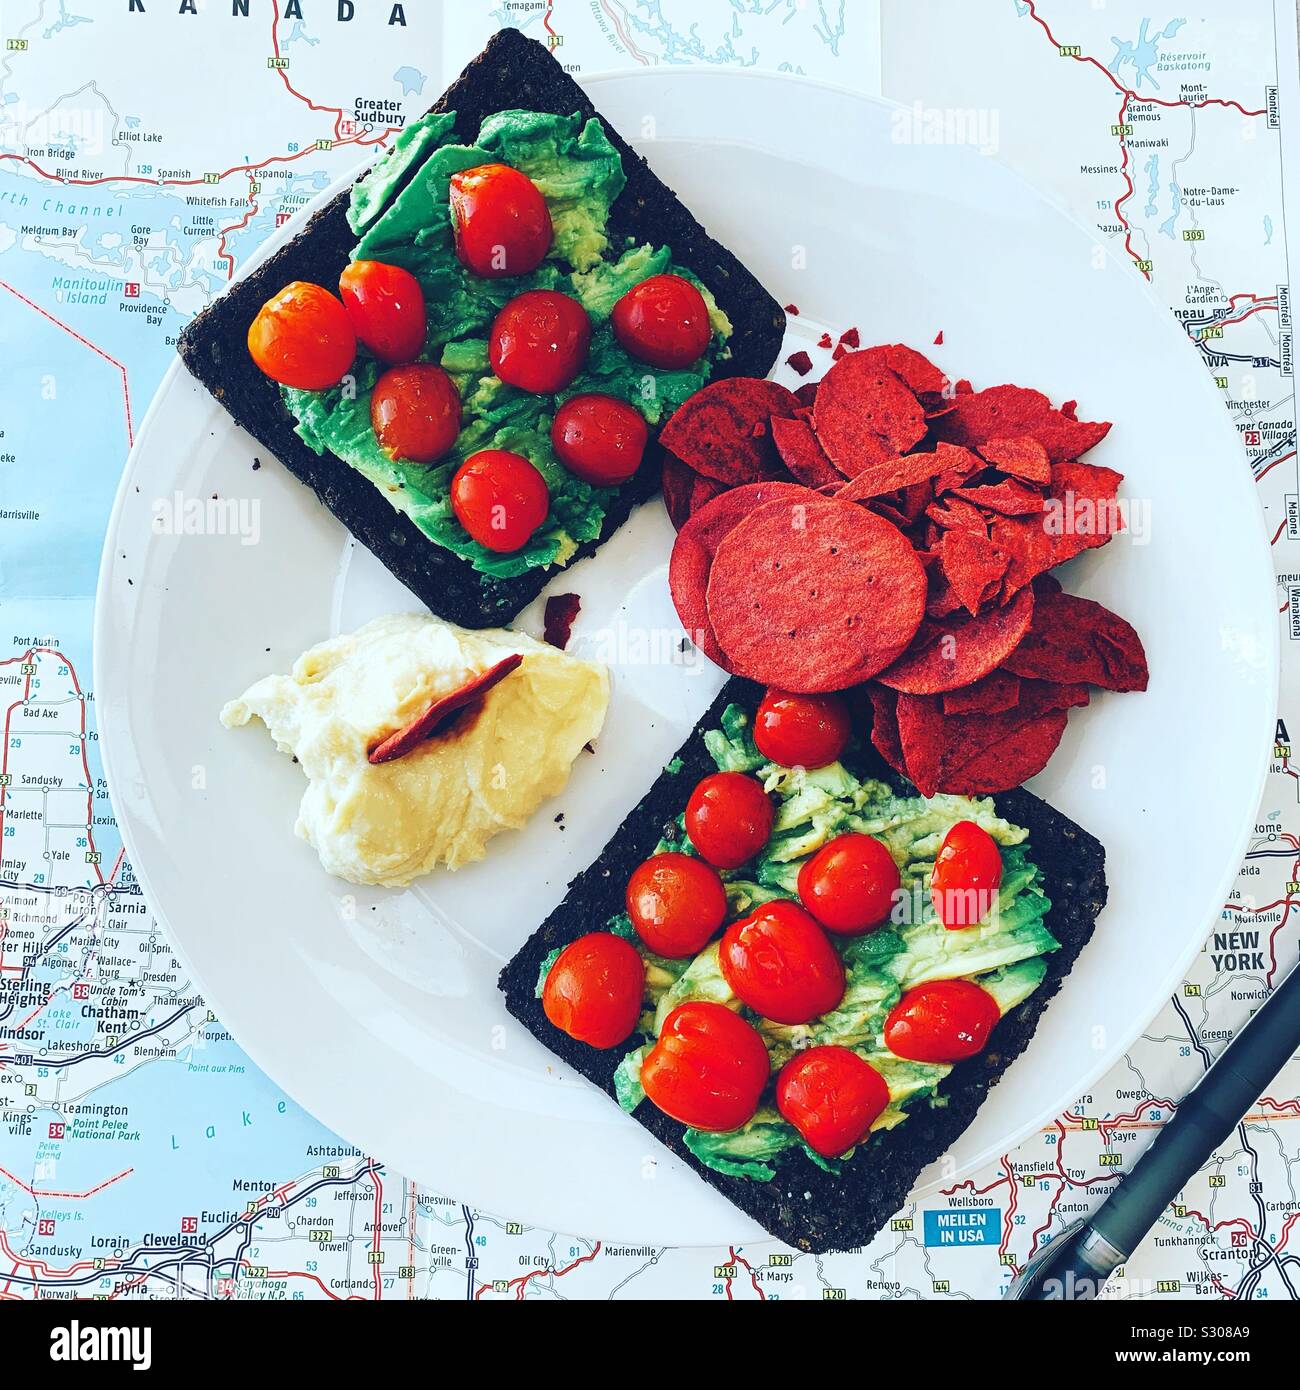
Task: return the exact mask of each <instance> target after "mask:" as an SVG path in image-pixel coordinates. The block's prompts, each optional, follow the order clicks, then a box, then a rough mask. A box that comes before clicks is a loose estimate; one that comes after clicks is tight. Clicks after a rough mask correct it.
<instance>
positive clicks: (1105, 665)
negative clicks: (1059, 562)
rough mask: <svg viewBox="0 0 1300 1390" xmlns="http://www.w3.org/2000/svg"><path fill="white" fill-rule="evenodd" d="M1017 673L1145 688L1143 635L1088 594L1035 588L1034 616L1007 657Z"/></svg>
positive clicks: (1120, 687)
mask: <svg viewBox="0 0 1300 1390" xmlns="http://www.w3.org/2000/svg"><path fill="white" fill-rule="evenodd" d="M1006 669H1007V670H1008V671H1012V672H1014V673H1015V674H1016V675H1018V676H1029V677H1033V678H1035V679H1038V680H1046V681H1064V682H1075V681H1081V682H1085V683H1086V684H1088V685H1098V686H1101V688H1102V689H1103V690H1145V689H1146V688H1147V659H1146V653H1145V652H1144V651H1143V649H1142V639H1141V638H1140V637H1139V636H1138V635H1137V633H1136V632H1135V631H1134V630H1133V628H1132V627H1131V626H1130V624H1128V623H1127V622H1125V621H1124V619H1123V618H1121V617H1120V616H1119V615H1118V614H1116V613H1112V612H1111V611H1110V609H1109V608H1103V607H1102V605H1101V604H1100V603H1094V602H1093V601H1092V600H1091V599H1086V598H1076V597H1075V596H1074V595H1073V594H1062V593H1056V594H1052V593H1042V592H1039V594H1038V595H1037V598H1036V601H1035V604H1034V620H1033V622H1032V623H1031V624H1030V628H1029V631H1028V632H1027V633H1026V634H1025V637H1024V640H1023V641H1022V642H1021V643H1020V645H1019V646H1018V647H1017V648H1016V649H1015V651H1014V652H1012V653H1011V655H1010V656H1009V657H1008V658H1007V660H1006Z"/></svg>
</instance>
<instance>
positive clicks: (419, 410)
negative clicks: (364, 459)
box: [370, 362, 460, 463]
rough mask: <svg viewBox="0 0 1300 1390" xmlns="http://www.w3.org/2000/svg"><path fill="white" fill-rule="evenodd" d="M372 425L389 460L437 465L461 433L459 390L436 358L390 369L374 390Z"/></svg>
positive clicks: (371, 410)
mask: <svg viewBox="0 0 1300 1390" xmlns="http://www.w3.org/2000/svg"><path fill="white" fill-rule="evenodd" d="M370 423H371V424H372V425H373V426H374V428H375V437H376V438H377V439H378V440H379V444H380V447H381V448H382V449H383V451H384V452H385V453H386V454H387V455H388V456H389V457H390V458H394V459H410V461H411V462H412V463H432V462H433V461H434V459H440V458H441V457H442V456H443V454H445V453H446V452H447V450H448V449H450V448H451V446H452V445H453V444H454V443H455V442H456V438H457V436H458V435H459V434H460V393H459V392H458V391H457V390H456V384H455V382H453V381H452V379H451V378H450V377H449V376H448V375H447V373H446V372H444V371H443V369H442V368H441V367H438V366H435V365H434V363H432V362H411V363H409V364H408V365H407V366H405V367H389V369H388V370H387V371H386V372H385V373H384V374H383V376H381V377H380V378H379V380H378V381H377V382H375V389H374V390H373V391H372V392H371V394H370Z"/></svg>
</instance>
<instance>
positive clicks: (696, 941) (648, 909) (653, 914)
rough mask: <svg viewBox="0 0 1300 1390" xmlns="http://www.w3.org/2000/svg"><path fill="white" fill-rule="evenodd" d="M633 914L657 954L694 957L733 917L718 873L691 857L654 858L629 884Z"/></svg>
mask: <svg viewBox="0 0 1300 1390" xmlns="http://www.w3.org/2000/svg"><path fill="white" fill-rule="evenodd" d="M627 915H628V916H629V917H630V918H631V919H632V925H633V926H634V927H635V928H636V934H637V935H638V936H639V937H640V938H641V940H642V941H644V942H645V944H646V945H647V946H649V948H650V949H651V950H652V951H654V952H655V954H656V955H660V956H670V957H672V958H673V959H680V958H681V957H683V956H693V955H695V954H696V952H697V951H701V950H703V948H704V947H705V946H706V945H708V942H709V938H710V937H711V936H712V935H713V933H714V932H715V931H717V930H718V928H719V927H720V926H721V925H722V919H723V918H724V917H725V916H726V915H727V895H726V893H725V892H724V891H723V888H722V880H721V879H720V878H719V877H718V871H717V870H716V869H711V868H709V866H708V865H707V864H706V863H705V862H704V861H703V860H702V859H694V858H692V857H691V856H690V855H689V854H676V853H674V852H672V851H669V852H668V853H667V854H656V855H652V856H651V857H650V858H649V859H647V860H646V861H645V862H644V863H643V864H639V865H638V866H637V867H636V869H635V870H634V871H633V873H632V877H631V878H630V879H628V881H627Z"/></svg>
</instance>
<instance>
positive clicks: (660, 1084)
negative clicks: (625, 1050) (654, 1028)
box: [641, 1000, 770, 1131]
mask: <svg viewBox="0 0 1300 1390" xmlns="http://www.w3.org/2000/svg"><path fill="white" fill-rule="evenodd" d="M769 1071H770V1065H769V1063H768V1060H767V1048H766V1047H764V1046H763V1039H762V1038H760V1037H759V1035H758V1030H757V1029H756V1028H755V1027H754V1026H753V1025H752V1024H750V1023H746V1022H745V1020H744V1019H743V1018H741V1017H740V1016H739V1015H738V1014H733V1013H732V1012H731V1010H730V1009H728V1008H726V1007H724V1006H723V1005H722V1004H711V1003H709V1002H708V1001H706V1000H694V1001H692V1002H690V1003H686V1004H679V1005H678V1006H677V1008H675V1009H674V1010H673V1011H672V1013H670V1014H669V1015H668V1017H667V1018H666V1019H664V1026H663V1028H662V1029H660V1031H659V1041H658V1042H657V1043H655V1045H654V1046H653V1047H652V1048H651V1049H650V1051H649V1053H648V1054H647V1056H646V1059H645V1061H644V1062H642V1064H641V1085H642V1087H643V1088H644V1089H645V1093H646V1095H647V1096H649V1098H650V1099H651V1101H653V1102H654V1104H655V1105H657V1106H658V1107H659V1109H660V1110H662V1111H663V1112H664V1114H665V1115H671V1116H672V1117H673V1119H674V1120H678V1121H680V1122H681V1123H682V1124H684V1125H691V1126H692V1127H693V1128H695V1129H707V1130H714V1131H724V1130H728V1129H739V1128H740V1126H741V1125H743V1124H744V1123H745V1122H746V1121H747V1120H751V1119H753V1117H754V1112H755V1111H756V1110H757V1109H758V1098H759V1096H761V1095H762V1094H763V1087H764V1086H766V1085H767V1078H768V1074H769Z"/></svg>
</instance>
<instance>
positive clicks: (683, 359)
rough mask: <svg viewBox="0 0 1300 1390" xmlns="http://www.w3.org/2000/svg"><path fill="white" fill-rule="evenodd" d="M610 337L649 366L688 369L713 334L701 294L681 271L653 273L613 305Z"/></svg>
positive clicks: (696, 359) (700, 355) (702, 352)
mask: <svg viewBox="0 0 1300 1390" xmlns="http://www.w3.org/2000/svg"><path fill="white" fill-rule="evenodd" d="M611 322H612V323H613V325H614V336H615V337H616V338H617V339H618V340H619V342H620V343H622V345H623V347H624V349H625V350H626V351H627V352H628V353H630V354H631V356H633V357H635V358H637V359H638V360H639V361H642V362H649V363H650V365H651V366H652V367H666V368H674V367H689V366H690V365H691V363H692V362H697V361H698V360H699V359H700V358H701V357H702V356H703V355H704V350H705V348H707V347H708V345H709V340H710V339H711V338H712V337H713V325H712V324H711V323H710V322H709V306H708V305H707V304H706V303H705V302H704V296H703V295H702V294H701V293H700V292H699V290H697V289H696V288H695V286H694V285H692V284H691V282H690V281H689V280H683V279H682V277H681V276H680V275H652V276H651V277H650V278H649V279H648V280H642V281H641V283H640V284H639V285H637V286H635V287H634V288H632V289H630V290H628V292H627V293H626V294H625V295H624V296H623V298H622V299H620V300H619V301H618V303H617V304H615V305H614V313H613V316H612V319H611Z"/></svg>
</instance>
